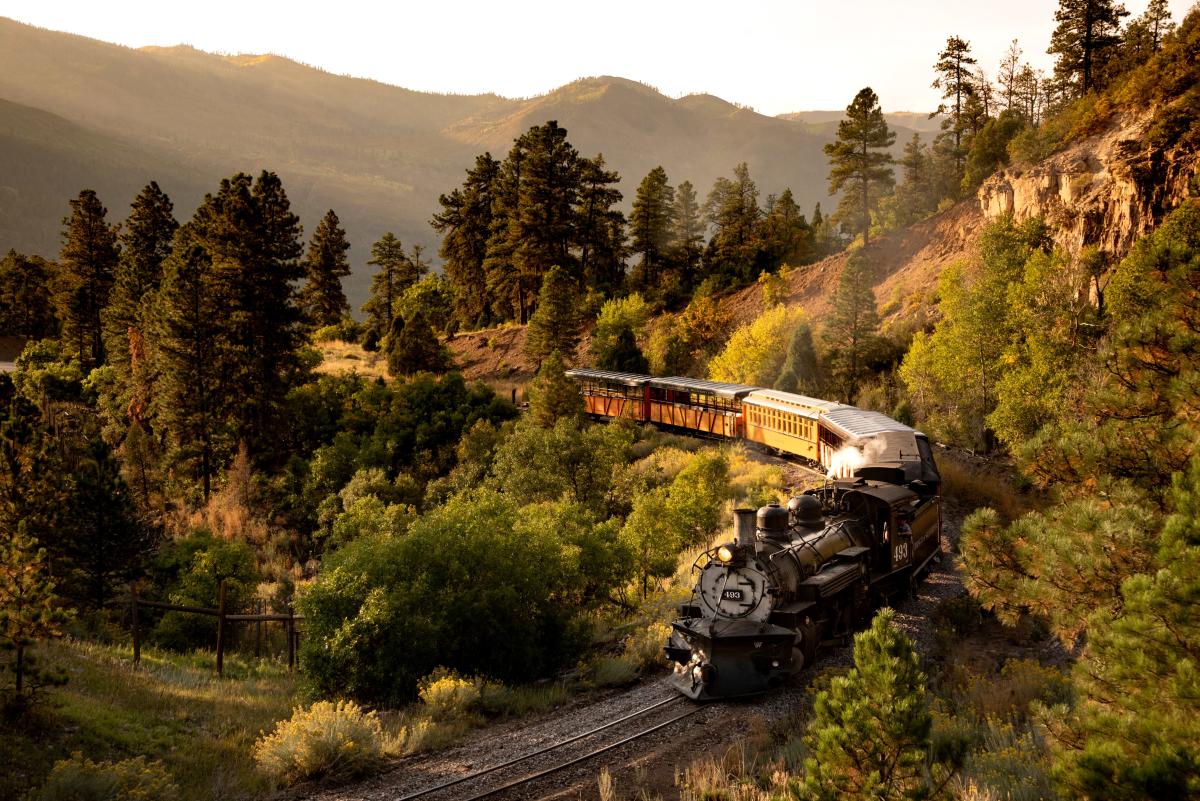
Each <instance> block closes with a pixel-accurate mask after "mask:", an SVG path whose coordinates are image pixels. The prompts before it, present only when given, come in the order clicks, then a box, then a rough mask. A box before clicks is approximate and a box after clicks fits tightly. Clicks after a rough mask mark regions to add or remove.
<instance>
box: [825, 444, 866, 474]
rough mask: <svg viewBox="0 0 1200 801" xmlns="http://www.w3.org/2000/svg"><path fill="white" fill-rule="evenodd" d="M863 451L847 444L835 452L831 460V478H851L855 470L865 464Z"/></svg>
mask: <svg viewBox="0 0 1200 801" xmlns="http://www.w3.org/2000/svg"><path fill="white" fill-rule="evenodd" d="M863 461H864V459H863V452H862V451H860V450H859V449H858V448H856V447H854V446H853V445H847V446H846V447H844V448H842V449H841V450H839V451H837V452H836V453H834V454H833V458H832V459H830V460H829V476H828V477H829V478H850V477H851V476H852V475H854V471H855V470H857V469H858V468H860V467H862V466H863Z"/></svg>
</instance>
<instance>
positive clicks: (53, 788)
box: [34, 752, 179, 801]
mask: <svg viewBox="0 0 1200 801" xmlns="http://www.w3.org/2000/svg"><path fill="white" fill-rule="evenodd" d="M178 795H179V788H178V787H176V786H175V783H174V782H173V781H172V780H171V775H170V774H169V773H167V770H166V768H164V767H163V764H162V763H161V762H157V761H156V762H147V761H146V758H145V757H141V756H139V757H136V758H134V759H125V760H122V761H120V762H93V761H92V760H90V759H84V758H83V755H82V754H80V753H79V752H75V753H74V754H73V755H72V756H71V758H70V759H64V760H60V761H58V762H55V763H54V770H52V771H51V772H50V776H49V777H48V778H47V779H46V783H45V784H44V785H43V786H42V789H41V792H40V793H39V794H38V795H37V796H34V797H35V798H37V799H39V801H158V799H162V798H176V797H178Z"/></svg>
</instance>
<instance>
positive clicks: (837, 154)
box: [825, 86, 896, 249]
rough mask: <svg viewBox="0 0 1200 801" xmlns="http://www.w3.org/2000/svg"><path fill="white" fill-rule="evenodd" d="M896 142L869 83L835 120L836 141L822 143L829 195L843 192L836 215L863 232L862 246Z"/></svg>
mask: <svg viewBox="0 0 1200 801" xmlns="http://www.w3.org/2000/svg"><path fill="white" fill-rule="evenodd" d="M895 141H896V134H895V133H894V132H892V131H891V130H889V129H888V125H887V121H886V120H885V119H884V118H883V109H881V108H880V107H879V98H878V97H876V96H875V93H874V92H873V91H871V88H870V87H869V86H868V87H866V88H864V89H863V90H862V91H860V92H859V93H858V94H857V95H856V96H855V98H854V101H853V102H852V103H851V104H850V105H849V106H847V107H846V118H845V119H844V120H842V121H841V122H839V123H838V132H837V141H836V142H831V143H829V144H827V145H825V153H826V155H828V156H829V164H830V169H829V194H831V195H832V194H836V193H837V192H842V199H841V202H840V203H839V204H838V212H837V214H838V216H839V217H840V218H842V222H843V224H845V225H848V226H849V227H850V229H851V230H854V231H858V232H861V233H862V236H863V248H864V249H866V248H867V247H869V246H870V243H871V240H870V229H871V211H872V209H874V208H875V206H876V204H877V203H878V201H879V198H880V197H881V196H882V194H883V193H884V192H886V191H887V190H889V189H890V188H891V187H892V184H893V183H895V179H894V178H893V176H892V167H891V165H892V162H893V159H892V156H891V154H890V153H888V152H887V148H889V147H891V146H892V144H893V143H894V142H895Z"/></svg>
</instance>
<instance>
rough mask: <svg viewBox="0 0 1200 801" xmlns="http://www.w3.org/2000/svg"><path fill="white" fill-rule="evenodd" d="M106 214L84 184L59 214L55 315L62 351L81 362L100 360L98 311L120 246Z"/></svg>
mask: <svg viewBox="0 0 1200 801" xmlns="http://www.w3.org/2000/svg"><path fill="white" fill-rule="evenodd" d="M107 214H108V209H106V208H104V205H103V204H102V203H101V202H100V199H99V198H98V197H96V193H95V192H93V191H92V190H91V189H85V190H83V191H82V192H80V193H79V197H78V198H77V199H75V200H72V201H71V215H70V216H69V217H65V218H64V219H63V247H62V252H61V253H60V254H59V257H58V263H59V267H60V270H61V271H60V273H59V280H58V291H57V297H56V301H57V304H58V317H59V319H60V320H62V325H63V330H62V337H63V344H64V345H65V346H66V348H67V352H68V353H70V355H71V356H72V357H74V358H75V359H77V360H79V361H80V362H81V363H82V364H83V365H84V366H85V367H86V368H92V367H98V366H99V365H100V364H102V363H103V362H104V325H103V322H102V319H101V314H102V313H103V311H104V308H105V306H107V305H108V295H109V293H110V292H111V291H112V286H113V281H114V278H115V272H116V269H117V257H118V254H119V252H120V247H119V245H118V243H117V226H115V225H109V224H108V222H107V221H106V220H105V215H107Z"/></svg>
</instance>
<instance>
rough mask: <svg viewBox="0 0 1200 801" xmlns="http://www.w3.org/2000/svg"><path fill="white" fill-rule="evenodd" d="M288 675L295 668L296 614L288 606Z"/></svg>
mask: <svg viewBox="0 0 1200 801" xmlns="http://www.w3.org/2000/svg"><path fill="white" fill-rule="evenodd" d="M287 642H288V673H291V672H292V669H293V668H294V667H295V666H296V613H295V610H293V609H292V605H291V604H288V617H287Z"/></svg>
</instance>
